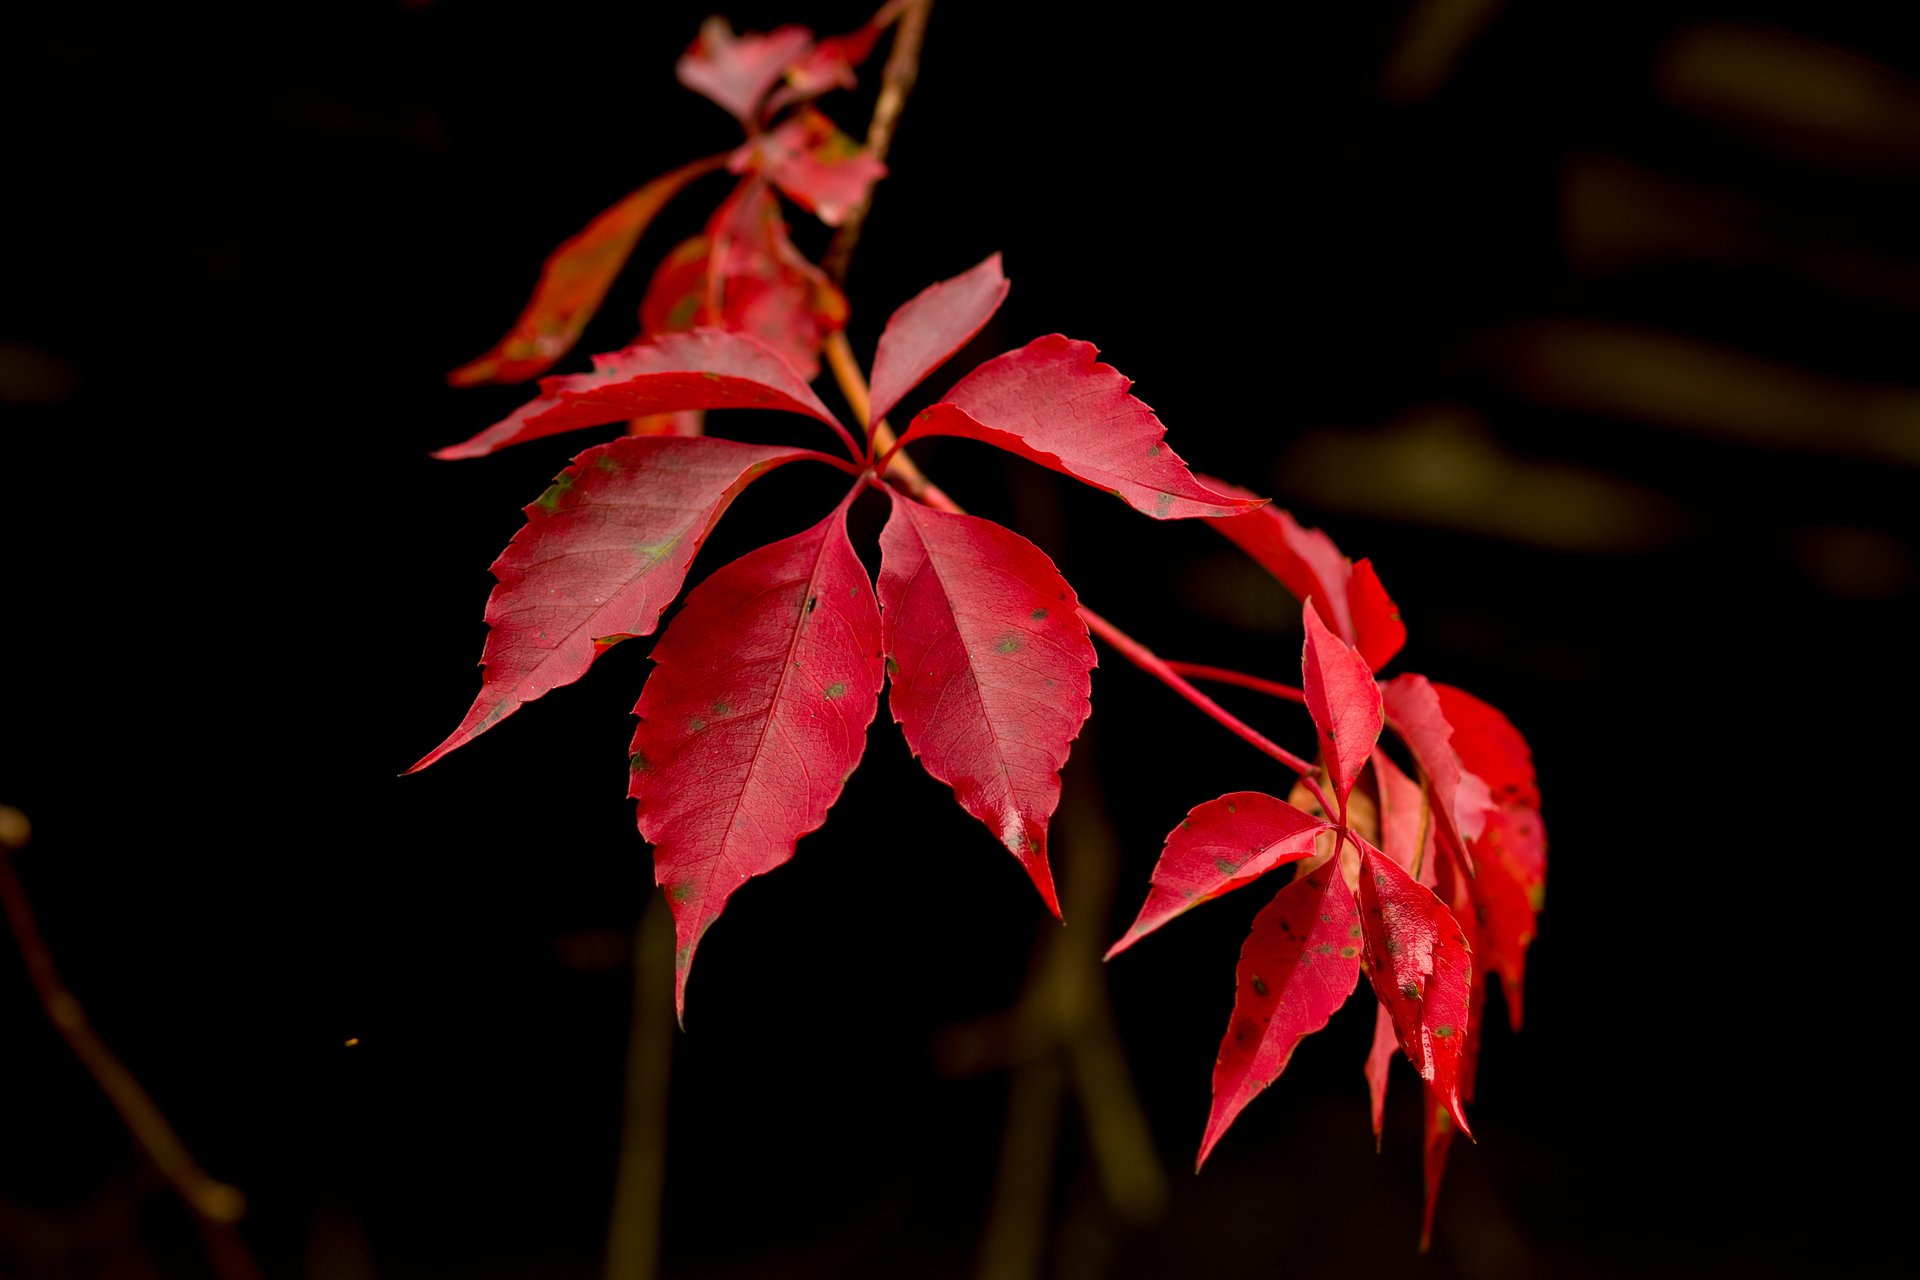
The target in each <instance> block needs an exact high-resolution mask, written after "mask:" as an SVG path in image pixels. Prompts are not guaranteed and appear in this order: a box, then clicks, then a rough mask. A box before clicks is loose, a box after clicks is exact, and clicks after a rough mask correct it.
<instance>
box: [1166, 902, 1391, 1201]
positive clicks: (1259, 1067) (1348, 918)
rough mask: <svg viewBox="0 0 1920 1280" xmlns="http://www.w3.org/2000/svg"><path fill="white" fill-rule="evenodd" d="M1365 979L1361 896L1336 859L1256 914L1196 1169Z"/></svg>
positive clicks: (1217, 1064)
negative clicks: (1362, 974) (1359, 912)
mask: <svg viewBox="0 0 1920 1280" xmlns="http://www.w3.org/2000/svg"><path fill="white" fill-rule="evenodd" d="M1359 981H1360V922H1359V920H1358V918H1357V913H1356V911H1355V910H1354V902H1353V894H1351V893H1349V892H1348V891H1347V886H1346V883H1345V881H1343V880H1341V878H1340V872H1339V871H1338V869H1336V868H1335V867H1333V866H1332V865H1331V864H1329V865H1327V866H1323V867H1321V868H1320V869H1319V870H1318V871H1315V872H1313V873H1311V874H1309V875H1306V876H1302V877H1301V878H1300V879H1298V880H1295V881H1294V882H1293V883H1292V884H1290V885H1288V886H1287V887H1286V888H1284V889H1282V890H1281V891H1280V892H1279V894H1278V895H1276V896H1275V897H1274V900H1273V901H1272V902H1270V903H1268V904H1267V906H1266V907H1265V908H1264V909H1263V910H1262V911H1261V912H1260V914H1259V915H1257V916H1255V917H1254V919H1253V931H1252V932H1251V933H1249V934H1248V935H1247V941H1246V944H1245V945H1244V946H1243V947H1241V949H1240V967H1239V970H1238V973H1237V974H1236V984H1237V985H1236V987H1235V991H1234V998H1233V1019H1232V1021H1230V1022H1229V1023H1228V1024H1227V1035H1226V1038H1225V1039H1224V1040H1222V1041H1221V1042H1220V1057H1219V1059H1218V1060H1217V1061H1216V1062H1215V1063H1214V1066H1213V1109H1212V1112H1211V1113H1210V1114H1209V1115H1208V1117H1207V1132H1206V1136H1205V1137H1203V1138H1202V1139H1201V1141H1200V1158H1199V1160H1198V1161H1196V1162H1195V1167H1196V1168H1197V1167H1198V1166H1199V1165H1202V1164H1205V1163H1206V1161H1207V1156H1208V1154H1209V1153H1211V1152H1212V1150H1213V1146H1214V1144H1215V1143H1216V1142H1218V1141H1219V1140H1220V1135H1221V1134H1223V1133H1225V1132H1226V1131H1227V1126H1229V1125H1231V1124H1232V1123H1233V1121H1234V1118H1235V1117H1236V1116H1238V1115H1239V1114H1240V1112H1241V1110H1242V1109H1243V1108H1244V1107H1245V1106H1246V1105H1247V1103H1249V1102H1251V1101H1253V1099H1254V1097H1255V1096H1256V1095H1257V1094H1259V1092H1260V1091H1261V1090H1262V1089H1265V1088H1266V1087H1267V1086H1268V1085H1270V1084H1272V1083H1273V1082H1274V1081H1275V1080H1276V1079H1278V1078H1279V1075H1280V1073H1281V1072H1282V1071H1285V1070H1286V1069H1287V1060H1288V1059H1290V1058H1291V1057H1293V1050H1294V1047H1295V1046H1296V1045H1298V1044H1299V1043H1300V1041H1301V1040H1302V1039H1303V1038H1305V1037H1306V1036H1308V1035H1311V1034H1312V1033H1313V1032H1315V1031H1318V1030H1319V1029H1320V1028H1322V1027H1324V1026H1326V1025H1327V1019H1328V1018H1331V1017H1332V1016H1333V1014H1334V1011H1335V1010H1336V1009H1338V1008H1339V1007H1340V1006H1341V1005H1343V1004H1345V1003H1346V1001H1347V997H1348V996H1350V995H1352V994H1353V990H1354V987H1355V986H1356V985H1357V984H1358V983H1359Z"/></svg>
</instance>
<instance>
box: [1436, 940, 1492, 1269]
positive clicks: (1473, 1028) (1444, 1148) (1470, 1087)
mask: <svg viewBox="0 0 1920 1280" xmlns="http://www.w3.org/2000/svg"><path fill="white" fill-rule="evenodd" d="M1473 940H1474V945H1475V946H1476V947H1477V946H1478V945H1479V942H1480V938H1479V935H1477V934H1476V935H1474V939H1473ZM1486 999H1487V984H1486V981H1485V979H1484V978H1478V979H1476V980H1475V982H1474V983H1473V991H1472V995H1471V996H1470V997H1469V1003H1468V1008H1467V1043H1466V1045H1465V1047H1464V1048H1462V1050H1461V1052H1460V1076H1459V1081H1460V1083H1459V1093H1460V1101H1461V1102H1462V1103H1470V1102H1472V1101H1473V1091H1474V1083H1475V1078H1476V1076H1478V1074H1479V1068H1480V1015H1481V1014H1482V1013H1483V1012H1484V1011H1485V1008H1486ZM1422 1101H1423V1103H1424V1109H1425V1111H1426V1115H1425V1117H1424V1119H1425V1130H1426V1132H1425V1142H1424V1144H1423V1150H1422V1153H1421V1164H1422V1174H1423V1178H1422V1180H1423V1182H1424V1183H1425V1188H1424V1190H1425V1200H1426V1206H1425V1208H1424V1210H1423V1211H1422V1213H1421V1215H1420V1251H1421V1252H1422V1253H1425V1252H1426V1251H1427V1248H1428V1247H1429V1246H1430V1245H1431V1244H1432V1243H1433V1210H1434V1206H1435V1205H1437V1204H1438V1203H1439V1202H1440V1183H1441V1179H1442V1178H1443V1177H1444V1176H1445V1174H1446V1171H1447V1153H1448V1152H1449V1151H1450V1150H1451V1149H1452V1147H1453V1109H1452V1108H1451V1107H1449V1106H1448V1105H1447V1100H1446V1099H1445V1098H1444V1097H1442V1096H1440V1095H1439V1094H1437V1093H1436V1092H1435V1090H1434V1089H1433V1087H1432V1086H1431V1085H1429V1086H1427V1087H1426V1089H1425V1092H1424V1094H1423V1097H1422ZM1469 1136H1471V1135H1469Z"/></svg>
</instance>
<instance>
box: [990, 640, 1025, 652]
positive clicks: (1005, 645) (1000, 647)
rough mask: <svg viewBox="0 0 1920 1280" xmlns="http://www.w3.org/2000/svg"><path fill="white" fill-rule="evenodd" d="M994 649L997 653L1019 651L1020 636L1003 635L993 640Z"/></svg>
mask: <svg viewBox="0 0 1920 1280" xmlns="http://www.w3.org/2000/svg"><path fill="white" fill-rule="evenodd" d="M993 651H994V652H995V653H1018V652H1019V651H1020V637H1019V636H1001V637H1000V638H999V639H998V640H995V641H994V642H993Z"/></svg>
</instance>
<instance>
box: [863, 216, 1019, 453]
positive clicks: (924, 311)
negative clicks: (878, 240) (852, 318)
mask: <svg viewBox="0 0 1920 1280" xmlns="http://www.w3.org/2000/svg"><path fill="white" fill-rule="evenodd" d="M1010 287H1011V286H1010V285H1008V283H1007V277H1006V276H1005V275H1004V274H1003V273H1002V272H1001V270H1000V255H999V254H997V253H996V254H994V255H993V256H992V257H990V258H988V259H987V260H986V261H985V262H982V263H981V264H980V265H979V266H977V267H975V268H973V269H972V270H971V271H965V272H962V273H961V274H959V275H957V276H955V277H953V278H952V279H951V280H942V281H940V282H939V283H938V284H930V285H928V286H927V287H926V288H924V289H922V290H921V291H920V292H919V293H917V294H915V295H914V297H913V298H912V300H911V301H908V302H906V303H903V304H902V305H901V306H900V308H899V309H898V310H896V311H895V312H894V313H893V314H892V315H891V316H889V317H888V318H887V327H886V329H885V331H883V332H882V333H881V335H880V346H879V348H878V349H877V350H876V351H875V352H874V355H873V390H872V397H871V398H872V408H871V409H870V410H869V411H868V413H867V425H868V426H872V425H873V424H874V423H876V422H878V421H880V419H882V418H884V417H886V416H887V414H889V413H891V412H892V411H893V407H894V406H895V405H897V404H899V403H900V401H901V398H902V397H904V396H905V395H906V394H907V392H909V391H911V390H913V389H914V388H915V387H917V386H919V385H920V383H921V381H922V380H923V379H925V378H926V376H927V375H928V374H930V373H932V372H933V371H934V370H935V369H938V368H939V367H940V366H941V365H943V364H945V363H946V362H947V361H948V360H950V359H952V358H953V356H954V354H955V353H956V352H958V351H959V350H960V348H962V347H964V346H966V345H967V343H969V342H971V341H972V340H973V338H974V335H975V334H977V333H979V332H980V330H982V329H984V328H986V325H987V321H989V320H991V319H992V318H993V313H994V312H996V311H998V310H999V309H1000V304H1001V303H1002V302H1005V301H1006V299H1007V290H1008V289H1009V288H1010Z"/></svg>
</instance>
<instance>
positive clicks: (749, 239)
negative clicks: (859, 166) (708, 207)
mask: <svg viewBox="0 0 1920 1280" xmlns="http://www.w3.org/2000/svg"><path fill="white" fill-rule="evenodd" d="M707 240H708V242H709V244H710V245H711V246H712V256H711V258H710V260H709V264H708V281H707V286H708V287H707V303H706V307H707V312H706V313H707V315H708V316H709V317H711V319H709V320H708V321H706V323H713V324H717V325H718V326H719V327H720V328H723V329H727V330H729V331H731V332H735V333H745V334H749V335H751V336H753V337H755V338H758V339H759V340H760V341H761V342H764V343H765V344H766V345H767V346H769V347H771V348H773V349H774V350H775V351H778V352H779V353H780V354H781V355H783V356H785V357H786V358H787V359H788V360H789V361H790V362H791V363H792V364H793V367H794V368H795V369H797V370H799V372H800V374H801V376H802V377H804V378H805V379H807V380H808V381H809V382H810V381H812V380H813V378H814V377H815V376H816V375H817V374H818V373H819V372H820V347H821V344H822V343H823V342H825V340H826V337H827V335H828V334H830V333H835V332H838V331H839V330H841V329H844V328H845V327H846V324H847V300H846V298H845V296H844V295H842V294H841V292H840V290H838V289H836V288H835V287H834V285H833V282H832V281H831V280H829V279H827V277H826V273H825V272H823V271H821V270H820V268H818V267H816V266H815V265H814V264H813V263H811V262H809V261H808V260H807V259H806V258H805V257H804V256H803V255H802V254H801V253H800V251H799V250H798V249H796V248H794V246H793V240H792V239H791V238H790V237H789V235H788V232H787V223H786V220H785V219H784V218H782V217H781V216H780V202H779V201H778V200H776V199H775V198H774V197H773V193H772V192H771V191H770V190H769V189H768V188H767V184H766V183H765V182H764V181H762V180H760V179H759V178H749V179H748V180H747V181H745V182H742V183H741V184H740V186H739V188H738V189H736V190H735V192H734V193H733V195H731V196H729V197H728V198H727V200H726V201H725V202H723V203H722V204H721V206H720V208H719V209H718V210H716V211H715V212H714V215H713V217H712V218H711V219H709V220H708V222H707Z"/></svg>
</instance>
